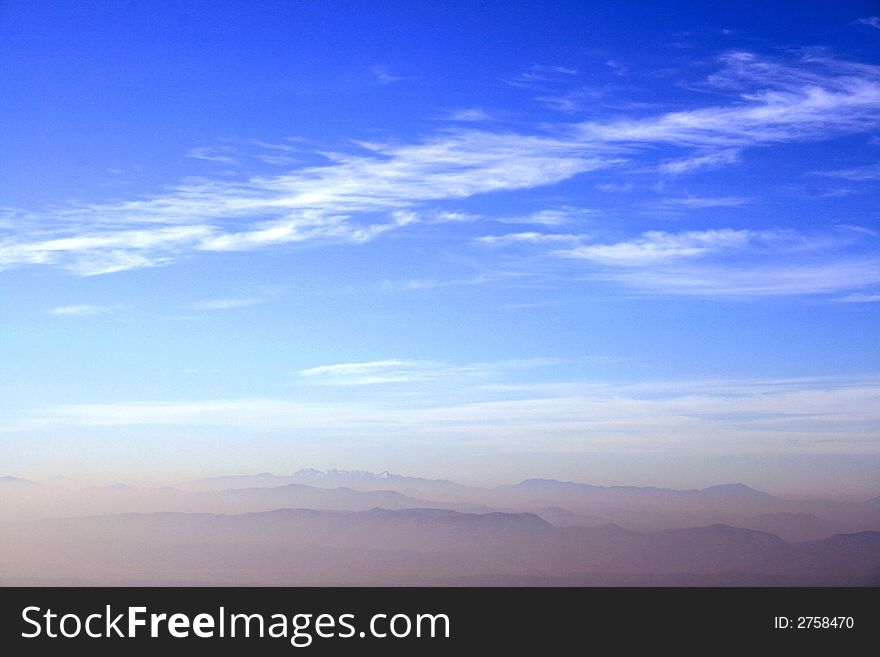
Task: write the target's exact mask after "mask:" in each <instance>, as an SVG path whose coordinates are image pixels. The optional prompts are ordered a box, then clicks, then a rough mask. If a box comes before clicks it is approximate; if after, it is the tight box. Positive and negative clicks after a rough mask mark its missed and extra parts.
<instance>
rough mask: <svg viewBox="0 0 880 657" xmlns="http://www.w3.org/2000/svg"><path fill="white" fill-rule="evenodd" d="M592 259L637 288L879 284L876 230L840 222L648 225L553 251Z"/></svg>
mask: <svg viewBox="0 0 880 657" xmlns="http://www.w3.org/2000/svg"><path fill="white" fill-rule="evenodd" d="M551 253H552V255H555V256H557V257H561V258H566V259H574V260H581V261H585V262H587V263H591V264H592V265H594V268H593V269H591V270H590V275H591V276H593V277H595V278H599V279H603V280H607V281H612V282H616V283H619V284H623V285H626V286H629V287H635V288H638V289H640V290H643V291H647V292H652V293H657V294H670V295H696V296H718V297H749V296H752V297H755V296H772V295H805V294H823V295H828V294H839V293H842V292H847V291H857V290H860V289H865V288H870V287H872V286H876V285H878V284H880V255H878V253H877V244H876V238H874V237H873V236H870V235H867V234H864V233H860V232H859V231H853V230H850V229H849V228H847V227H838V229H835V230H834V231H830V232H826V233H821V234H820V233H813V234H803V233H798V232H796V231H791V230H786V231H781V230H765V231H753V230H742V229H740V230H734V229H729V228H726V229H715V230H707V231H684V232H680V233H667V232H662V231H650V232H647V233H643V234H642V235H641V236H640V237H639V238H636V239H632V240H627V241H623V242H616V243H611V244H594V243H590V244H581V245H578V246H575V247H573V248H569V249H559V250H556V251H553V252H551Z"/></svg>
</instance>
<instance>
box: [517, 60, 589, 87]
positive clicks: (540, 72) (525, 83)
mask: <svg viewBox="0 0 880 657" xmlns="http://www.w3.org/2000/svg"><path fill="white" fill-rule="evenodd" d="M576 75H578V70H577V69H576V68H571V67H570V66H548V65H546V64H534V65H533V66H531V67H530V68H528V69H527V70H525V71H523V72H522V73H519V74H518V75H516V76H515V77H513V78H511V79H509V80H507V84H509V85H511V86H513V87H524V88H527V89H545V88H547V84H548V83H555V82H557V81H559V80H560V79H562V78H571V77H574V76H576Z"/></svg>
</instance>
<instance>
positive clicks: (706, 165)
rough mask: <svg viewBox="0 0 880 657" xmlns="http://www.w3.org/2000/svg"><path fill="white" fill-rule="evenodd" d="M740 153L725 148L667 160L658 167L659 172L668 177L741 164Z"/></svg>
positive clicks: (737, 150) (733, 149)
mask: <svg viewBox="0 0 880 657" xmlns="http://www.w3.org/2000/svg"><path fill="white" fill-rule="evenodd" d="M740 153H741V151H740V150H739V149H736V148H723V149H721V150H717V151H710V152H708V153H706V154H703V155H693V156H690V157H684V158H677V159H673V160H666V161H665V162H661V163H660V164H659V165H658V167H657V170H658V171H659V172H660V173H663V174H667V175H680V174H684V173H692V172H694V171H698V170H701V169H717V168H719V167H722V166H726V165H729V164H735V163H737V162H739V161H740V157H741V156H740Z"/></svg>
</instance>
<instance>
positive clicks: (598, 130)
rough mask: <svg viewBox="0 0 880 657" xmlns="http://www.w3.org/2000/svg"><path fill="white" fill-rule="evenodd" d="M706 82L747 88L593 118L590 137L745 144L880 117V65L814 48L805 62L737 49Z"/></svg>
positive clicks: (853, 128)
mask: <svg viewBox="0 0 880 657" xmlns="http://www.w3.org/2000/svg"><path fill="white" fill-rule="evenodd" d="M722 62H723V64H724V68H723V69H722V70H721V71H719V72H717V73H715V74H713V75H711V76H710V77H709V78H708V80H707V86H710V87H714V88H723V89H727V90H741V92H740V100H739V102H737V103H735V104H732V105H729V106H716V107H704V108H700V109H694V110H684V111H677V112H670V113H667V114H662V115H659V116H652V117H647V118H640V119H630V120H618V121H613V122H606V123H601V122H587V123H584V124H582V125H581V127H580V135H581V137H582V138H584V139H588V140H600V141H603V142H618V143H622V144H625V143H630V144H640V143H641V144H644V143H653V144H671V145H677V146H683V147H696V148H703V149H708V148H723V149H730V148H742V147H746V146H754V145H758V144H768V143H772V142H782V141H801V140H807V139H818V138H824V137H829V136H833V135H835V134H845V133H851V132H858V131H862V130H866V129H868V128H870V127H871V126H876V125H877V122H878V119H880V67H877V66H872V65H869V64H858V63H851V62H845V61H841V60H837V59H832V58H830V57H828V56H825V55H824V54H822V53H820V52H813V53H807V54H805V55H804V56H803V57H802V60H801V63H800V65H789V64H782V63H778V62H775V61H770V60H767V59H765V58H761V57H758V56H756V55H753V54H751V53H744V52H735V53H730V54H728V55H726V56H724V58H723V59H722Z"/></svg>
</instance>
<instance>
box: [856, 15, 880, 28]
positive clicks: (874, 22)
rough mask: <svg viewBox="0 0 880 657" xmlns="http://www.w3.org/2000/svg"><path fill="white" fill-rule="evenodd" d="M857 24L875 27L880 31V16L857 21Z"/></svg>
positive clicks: (866, 17)
mask: <svg viewBox="0 0 880 657" xmlns="http://www.w3.org/2000/svg"><path fill="white" fill-rule="evenodd" d="M856 23H858V24H860V25H867V26H868V27H875V28H877V29H878V30H880V16H865V17H864V18H859V19H858V20H856Z"/></svg>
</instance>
